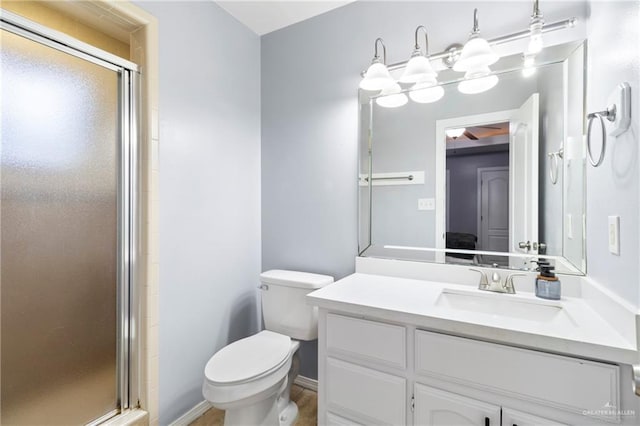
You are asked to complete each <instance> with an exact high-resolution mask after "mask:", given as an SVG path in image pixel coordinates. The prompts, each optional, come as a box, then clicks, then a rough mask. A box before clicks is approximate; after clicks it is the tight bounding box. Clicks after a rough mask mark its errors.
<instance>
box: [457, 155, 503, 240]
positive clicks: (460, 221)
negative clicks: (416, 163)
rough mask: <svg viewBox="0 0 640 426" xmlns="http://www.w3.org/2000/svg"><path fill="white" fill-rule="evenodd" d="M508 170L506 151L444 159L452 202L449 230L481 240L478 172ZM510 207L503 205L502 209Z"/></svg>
mask: <svg viewBox="0 0 640 426" xmlns="http://www.w3.org/2000/svg"><path fill="white" fill-rule="evenodd" d="M500 166H504V167H507V168H508V167H509V151H508V150H507V151H503V152H488V153H484V154H474V155H456V156H448V157H447V170H449V171H450V179H451V180H450V187H449V190H450V191H451V201H450V204H449V208H450V213H449V214H450V216H449V221H450V222H449V229H447V231H451V232H466V233H469V234H473V235H475V236H477V237H478V238H479V237H480V233H479V231H478V169H479V168H481V167H500ZM508 208H509V206H507V205H506V204H505V209H508Z"/></svg>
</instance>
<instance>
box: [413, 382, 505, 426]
mask: <svg viewBox="0 0 640 426" xmlns="http://www.w3.org/2000/svg"><path fill="white" fill-rule="evenodd" d="M413 405H414V417H413V424H415V425H424V426H436V425H458V426H498V425H500V407H499V406H497V405H493V404H487V403H485V402H481V401H478V400H476V399H471V398H467V397H464V396H461V395H458V394H455V393H451V392H446V391H443V390H440V389H436V388H432V387H429V386H424V385H421V384H416V385H415V393H414V402H413Z"/></svg>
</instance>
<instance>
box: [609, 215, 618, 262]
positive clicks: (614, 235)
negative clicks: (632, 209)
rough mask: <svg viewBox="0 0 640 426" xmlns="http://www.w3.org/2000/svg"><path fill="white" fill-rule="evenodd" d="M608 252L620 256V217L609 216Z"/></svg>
mask: <svg viewBox="0 0 640 426" xmlns="http://www.w3.org/2000/svg"><path fill="white" fill-rule="evenodd" d="M609 252H611V253H613V254H618V255H619V254H620V216H609Z"/></svg>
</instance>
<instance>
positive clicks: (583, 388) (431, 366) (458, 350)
mask: <svg viewBox="0 0 640 426" xmlns="http://www.w3.org/2000/svg"><path fill="white" fill-rule="evenodd" d="M415 339H416V342H415V370H416V374H419V375H423V376H431V377H434V378H437V379H441V380H446V381H448V382H454V383H459V384H463V385H465V386H470V387H475V388H476V389H481V390H487V391H491V392H495V393H498V394H504V395H508V396H512V397H517V398H521V399H523V400H527V401H531V402H535V403H537V404H543V405H547V406H550V407H554V408H558V409H561V410H565V411H568V412H573V413H576V414H579V415H582V414H583V413H584V412H585V411H589V412H594V411H597V412H598V414H600V413H601V414H600V415H598V414H596V415H594V416H593V417H596V418H601V419H603V420H607V421H617V419H618V418H619V416H618V415H617V413H616V412H615V411H616V410H607V408H606V406H605V404H609V405H608V406H609V407H610V406H615V407H619V406H620V401H619V393H620V384H619V383H620V378H619V376H620V372H619V367H618V366H615V365H610V364H604V363H599V362H594V361H586V360H582V359H577V358H570V357H565V356H560V355H553V354H548V353H544V352H538V351H533V350H527V349H520V348H514V347H510V346H505V345H499V344H493V343H487V342H482V341H477V340H473V339H466V338H462V337H454V336H449V335H446V334H438V333H431V332H427V331H422V330H416V333H415ZM607 414H609V415H607Z"/></svg>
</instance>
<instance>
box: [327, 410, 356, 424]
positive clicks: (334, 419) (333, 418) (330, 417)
mask: <svg viewBox="0 0 640 426" xmlns="http://www.w3.org/2000/svg"><path fill="white" fill-rule="evenodd" d="M327 426H362V425H361V424H360V423H355V422H352V421H351V420H348V419H345V418H344V417H340V416H338V415H335V414H333V413H327Z"/></svg>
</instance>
